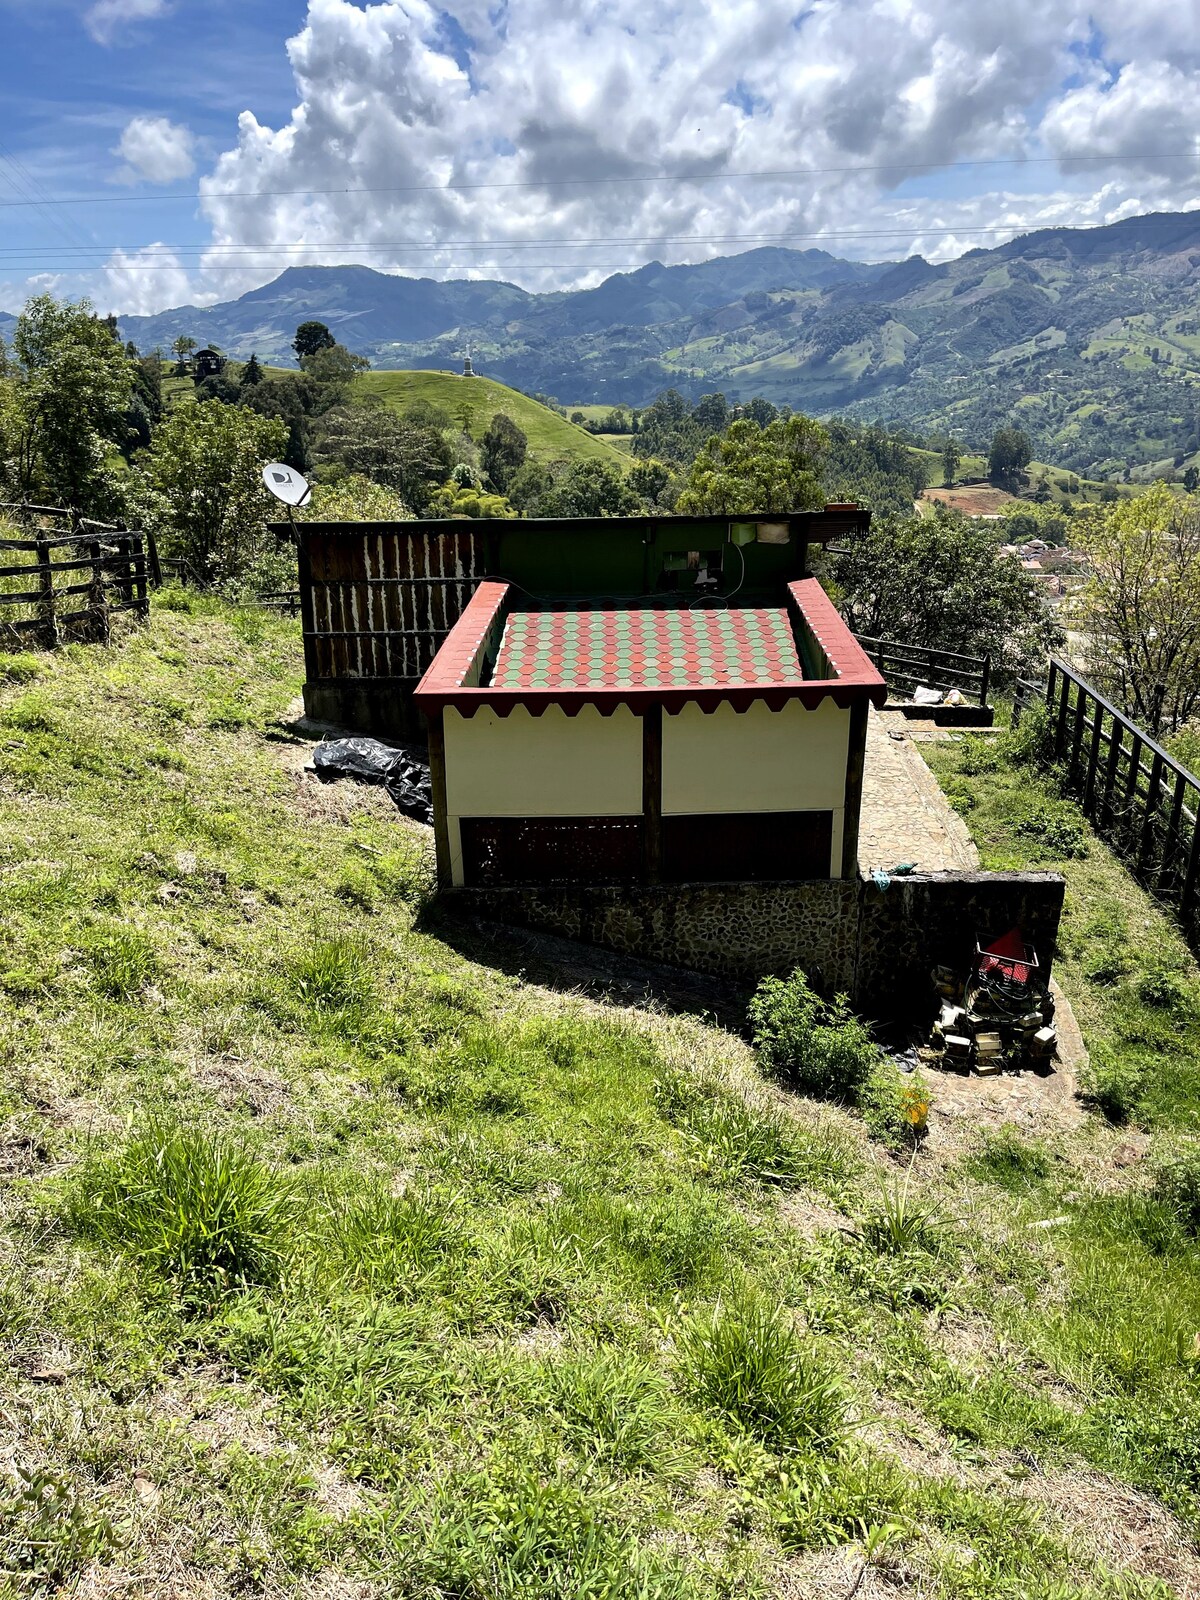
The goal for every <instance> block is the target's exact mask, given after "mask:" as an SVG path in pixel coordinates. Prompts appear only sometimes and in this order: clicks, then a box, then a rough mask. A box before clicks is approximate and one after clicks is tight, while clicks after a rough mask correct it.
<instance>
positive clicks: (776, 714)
mask: <svg viewBox="0 0 1200 1600" xmlns="http://www.w3.org/2000/svg"><path fill="white" fill-rule="evenodd" d="M849 745H850V713H849V711H843V710H842V709H841V708H840V707H838V706H836V705H835V704H834V703H833V701H832V700H822V701H821V703H820V705H818V706H817V707H816V708H815V710H812V711H809V710H806V708H805V707H804V706H803V705H801V703H800V702H799V701H798V700H791V701H789V702H788V703H787V705H785V706H784V707H783V709H782V710H781V711H772V710H771V709H770V708H769V707H768V706H767V705H766V703H765V702H763V701H761V700H756V701H754V702H753V703H752V704H751V705H750V707H749V708H748V709H747V710H745V711H735V710H734V708H733V706H731V705H720V706H718V707H717V709H716V710H715V711H713V712H712V713H709V714H706V713H705V712H703V711H702V710H701V709H700V707H699V706H696V705H689V706H685V707H684V708H683V710H682V711H679V712H676V713H674V714H673V715H667V716H664V717H663V754H662V781H663V815H664V816H670V815H685V816H686V815H693V814H696V813H702V814H705V815H710V814H712V813H714V812H719V813H726V814H727V813H729V812H738V811H832V813H833V844H832V849H831V852H830V869H829V870H830V872H831V874H833V875H834V876H835V877H836V876H840V875H841V861H842V834H843V830H844V826H845V807H846V762H847V757H848V755H849Z"/></svg>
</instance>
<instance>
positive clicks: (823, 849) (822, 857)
mask: <svg viewBox="0 0 1200 1600" xmlns="http://www.w3.org/2000/svg"><path fill="white" fill-rule="evenodd" d="M832 848H833V812H832V811H765V812H734V813H726V814H722V815H718V816H683V817H664V818H663V820H662V875H663V879H664V881H665V882H667V883H723V882H730V883H740V882H746V881H749V882H779V881H780V880H786V879H792V878H828V877H829V876H830V853H831V851H832Z"/></svg>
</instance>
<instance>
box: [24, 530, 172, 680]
mask: <svg viewBox="0 0 1200 1600" xmlns="http://www.w3.org/2000/svg"><path fill="white" fill-rule="evenodd" d="M0 518H2V519H3V520H4V521H5V522H9V523H11V524H15V525H16V527H17V528H18V529H22V528H23V529H24V530H25V531H26V532H27V537H24V538H11V539H0V648H3V649H21V648H23V647H24V646H27V645H34V646H37V647H40V648H42V649H52V648H53V647H54V646H55V645H57V644H59V643H67V642H72V641H82V642H87V643H106V642H107V640H108V636H109V628H110V623H111V619H112V618H113V617H114V616H115V615H117V614H118V613H120V612H134V613H136V614H137V615H138V616H140V617H146V616H148V615H149V612H150V585H151V581H152V579H153V578H155V577H156V576H157V571H156V561H155V557H154V548H153V541H152V540H151V539H149V538H148V537H147V536H145V535H143V534H141V533H131V532H129V531H127V530H126V529H124V528H116V527H112V526H109V525H108V524H106V523H100V522H92V521H89V520H88V519H87V518H83V517H79V516H76V515H75V514H74V513H72V512H68V511H64V510H62V509H60V508H58V507H53V506H28V505H20V506H9V505H0Z"/></svg>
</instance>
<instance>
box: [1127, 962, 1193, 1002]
mask: <svg viewBox="0 0 1200 1600" xmlns="http://www.w3.org/2000/svg"><path fill="white" fill-rule="evenodd" d="M1134 988H1135V990H1136V992H1137V997H1138V999H1139V1000H1140V1001H1141V1002H1142V1004H1143V1005H1145V1006H1153V1007H1155V1008H1156V1009H1157V1010H1162V1011H1175V1010H1178V1008H1179V1007H1180V1006H1182V1005H1183V1004H1184V1002H1185V1001H1186V1000H1187V998H1188V991H1187V986H1186V984H1185V983H1184V982H1183V980H1182V978H1181V977H1180V975H1179V973H1178V972H1177V971H1175V970H1174V969H1173V968H1171V967H1168V966H1164V965H1163V964H1162V963H1159V962H1156V963H1155V964H1154V965H1153V966H1150V967H1147V968H1146V969H1145V970H1144V971H1142V972H1140V973H1139V974H1138V977H1137V981H1136V983H1135V984H1134Z"/></svg>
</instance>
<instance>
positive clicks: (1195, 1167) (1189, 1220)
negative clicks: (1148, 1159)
mask: <svg viewBox="0 0 1200 1600" xmlns="http://www.w3.org/2000/svg"><path fill="white" fill-rule="evenodd" d="M1153 1192H1154V1195H1155V1198H1156V1199H1158V1200H1161V1201H1163V1202H1164V1203H1165V1204H1166V1205H1168V1206H1170V1208H1171V1210H1172V1211H1173V1212H1174V1213H1175V1215H1176V1217H1177V1218H1178V1219H1179V1226H1180V1227H1181V1228H1182V1229H1183V1231H1184V1232H1185V1233H1187V1234H1189V1235H1190V1236H1191V1237H1192V1238H1195V1237H1197V1236H1198V1235H1200V1146H1196V1145H1192V1146H1190V1147H1188V1148H1186V1149H1183V1150H1180V1151H1178V1152H1177V1153H1176V1154H1175V1155H1174V1156H1172V1157H1171V1158H1170V1159H1169V1160H1167V1161H1165V1162H1163V1163H1162V1165H1161V1166H1159V1168H1158V1170H1157V1171H1156V1172H1155V1174H1154V1188H1153Z"/></svg>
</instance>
